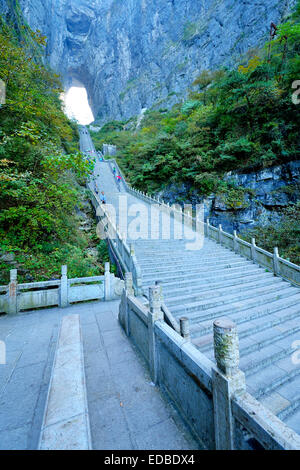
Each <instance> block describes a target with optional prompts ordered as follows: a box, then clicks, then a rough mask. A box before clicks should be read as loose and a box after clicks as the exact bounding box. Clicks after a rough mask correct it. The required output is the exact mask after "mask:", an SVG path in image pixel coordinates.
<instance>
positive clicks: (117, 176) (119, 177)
mask: <svg viewBox="0 0 300 470" xmlns="http://www.w3.org/2000/svg"><path fill="white" fill-rule="evenodd" d="M113 173H114V176H115V178H116V180H117V183H121V180H122V178H121V176H120V175H117V169H116V167H115V166H114V167H113Z"/></svg>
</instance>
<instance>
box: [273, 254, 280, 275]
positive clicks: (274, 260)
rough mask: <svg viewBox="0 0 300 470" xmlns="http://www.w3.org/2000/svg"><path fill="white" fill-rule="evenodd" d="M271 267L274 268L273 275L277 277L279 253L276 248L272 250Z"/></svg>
mask: <svg viewBox="0 0 300 470" xmlns="http://www.w3.org/2000/svg"><path fill="white" fill-rule="evenodd" d="M273 267H274V274H275V276H277V275H278V274H279V253H278V248H277V247H276V248H274V255H273Z"/></svg>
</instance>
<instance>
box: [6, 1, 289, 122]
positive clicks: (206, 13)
mask: <svg viewBox="0 0 300 470" xmlns="http://www.w3.org/2000/svg"><path fill="white" fill-rule="evenodd" d="M15 3H16V2H14V1H4V0H0V8H1V11H2V12H6V13H7V5H8V4H9V5H10V7H11V5H13V4H15ZM19 3H20V6H21V8H22V11H23V13H24V16H25V18H26V20H27V21H28V23H29V25H30V26H31V27H32V28H33V29H39V30H41V31H42V32H43V33H44V34H45V35H46V36H47V37H48V49H47V52H48V56H49V61H50V64H51V65H52V67H53V68H55V69H56V70H57V71H58V72H59V73H61V75H62V77H63V80H64V83H65V87H66V89H67V88H68V87H70V86H71V85H72V83H73V82H74V80H75V81H77V80H79V81H80V82H81V83H82V84H83V85H84V86H85V87H86V89H87V92H88V95H89V100H90V104H91V107H92V109H93V112H94V115H95V116H97V117H98V120H99V122H103V121H105V120H107V119H127V118H129V117H131V116H133V115H137V114H139V113H140V112H141V110H142V109H143V108H151V107H152V106H153V104H154V103H156V104H157V106H158V107H166V106H169V105H170V104H174V103H175V102H177V101H178V99H179V97H180V96H182V95H183V96H184V95H185V93H186V90H187V88H188V87H189V85H190V84H191V83H192V82H193V81H194V79H195V78H196V76H198V75H199V73H200V72H201V70H204V69H214V68H218V67H219V66H220V65H224V66H230V65H232V64H233V63H235V62H236V61H237V60H238V58H239V57H240V56H241V55H242V54H244V53H245V52H246V51H247V50H249V49H251V48H255V47H256V46H257V45H259V44H261V43H262V41H263V40H265V39H266V38H267V36H268V30H269V26H270V23H271V21H273V22H275V23H277V22H279V21H280V20H281V19H282V18H283V17H284V16H285V15H286V14H287V13H288V12H289V10H290V9H291V7H292V6H293V5H294V3H295V1H294V0H262V1H260V0H258V1H255V2H250V1H244V0H239V1H233V0H163V1H161V0H126V1H124V0H95V1H93V2H90V1H88V0H20V1H19Z"/></svg>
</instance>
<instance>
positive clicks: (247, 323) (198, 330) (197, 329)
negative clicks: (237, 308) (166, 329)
mask: <svg viewBox="0 0 300 470" xmlns="http://www.w3.org/2000/svg"><path fill="white" fill-rule="evenodd" d="M289 299H292V297H290V298H289ZM277 304H278V302H277ZM252 310H253V309H252ZM255 311H256V312H257V309H255ZM257 313H258V312H257ZM242 314H243V312H241V314H239V317H238V316H236V317H233V315H230V318H231V320H233V321H234V322H235V323H236V324H237V327H238V335H239V339H240V341H241V339H242V338H247V337H249V336H250V337H251V338H252V335H254V334H255V333H259V332H263V331H266V330H268V329H269V328H274V327H278V328H280V326H281V325H282V324H283V328H285V323H286V322H289V321H291V320H294V319H296V321H298V318H299V316H300V306H299V303H298V299H297V300H296V306H292V307H289V308H287V301H286V299H284V300H283V301H282V305H281V306H280V308H279V309H278V307H277V308H276V310H275V311H274V312H269V311H268V312H267V313H266V315H263V316H262V317H259V318H256V319H253V318H249V316H248V315H246V316H245V315H242ZM190 331H191V336H192V338H193V343H195V344H196V346H197V347H198V349H200V351H201V352H203V353H204V352H205V351H207V350H209V349H212V347H213V333H212V331H213V323H212V321H211V320H209V321H207V322H204V323H202V324H196V325H191V327H190Z"/></svg>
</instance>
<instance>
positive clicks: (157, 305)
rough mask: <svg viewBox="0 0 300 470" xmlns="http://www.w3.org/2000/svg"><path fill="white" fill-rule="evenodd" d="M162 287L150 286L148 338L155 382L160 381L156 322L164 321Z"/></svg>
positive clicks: (150, 361)
mask: <svg viewBox="0 0 300 470" xmlns="http://www.w3.org/2000/svg"><path fill="white" fill-rule="evenodd" d="M161 305H162V287H161V285H159V284H157V285H156V286H154V287H150V288H149V312H148V339H149V366H150V374H151V378H152V380H153V382H154V383H155V384H156V383H157V381H158V357H157V350H156V349H157V348H156V338H155V322H157V321H163V319H164V315H163V312H162V309H161Z"/></svg>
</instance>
